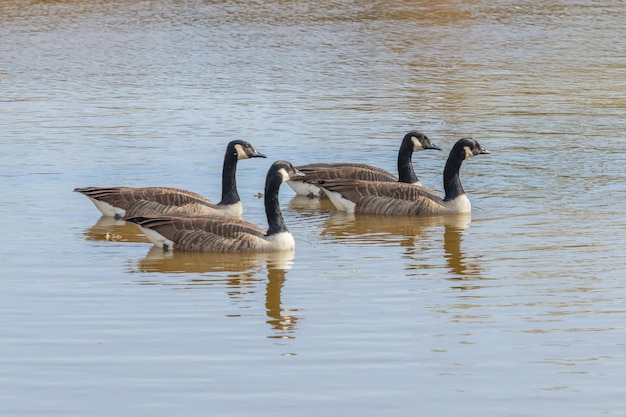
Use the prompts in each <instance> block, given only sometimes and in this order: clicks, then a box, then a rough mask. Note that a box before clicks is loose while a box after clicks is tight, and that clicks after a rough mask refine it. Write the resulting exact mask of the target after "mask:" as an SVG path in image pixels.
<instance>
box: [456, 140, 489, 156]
mask: <svg viewBox="0 0 626 417" xmlns="http://www.w3.org/2000/svg"><path fill="white" fill-rule="evenodd" d="M452 149H453V150H454V151H458V152H462V153H463V154H464V157H463V159H469V158H471V157H473V156H476V155H481V154H489V153H491V152H489V151H488V150H487V149H485V148H483V147H482V146H480V143H478V142H477V141H476V140H474V139H472V138H470V137H467V138H461V139H459V140H458V141H457V142H456V143H455V144H454V147H453V148H452Z"/></svg>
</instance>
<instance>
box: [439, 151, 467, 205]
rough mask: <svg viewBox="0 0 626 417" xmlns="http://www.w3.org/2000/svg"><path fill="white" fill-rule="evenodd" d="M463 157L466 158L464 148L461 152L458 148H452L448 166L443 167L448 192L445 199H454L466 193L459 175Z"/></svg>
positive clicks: (445, 187)
mask: <svg viewBox="0 0 626 417" xmlns="http://www.w3.org/2000/svg"><path fill="white" fill-rule="evenodd" d="M455 151H456V152H455ZM463 159H465V155H464V154H463V150H461V152H459V150H457V149H452V151H451V152H450V155H449V156H448V160H447V161H446V167H445V168H444V169H443V189H444V191H445V193H446V196H445V198H444V200H445V201H449V200H454V199H455V198H457V197H458V196H460V195H463V194H465V191H464V190H463V185H461V177H460V175H459V174H460V171H461V164H462V163H463Z"/></svg>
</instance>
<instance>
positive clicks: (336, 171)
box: [297, 163, 398, 182]
mask: <svg viewBox="0 0 626 417" xmlns="http://www.w3.org/2000/svg"><path fill="white" fill-rule="evenodd" d="M297 169H298V170H299V171H301V172H302V173H304V174H305V177H304V178H302V180H303V181H307V182H310V181H312V180H330V179H340V178H344V179H355V180H363V181H391V182H396V181H398V178H397V177H396V176H395V175H393V174H391V173H390V172H388V171H386V170H384V169H382V168H378V167H375V166H371V165H367V164H354V163H351V164H345V163H329V164H326V163H314V164H308V165H302V166H298V167H297Z"/></svg>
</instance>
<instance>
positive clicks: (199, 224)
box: [132, 216, 265, 252]
mask: <svg viewBox="0 0 626 417" xmlns="http://www.w3.org/2000/svg"><path fill="white" fill-rule="evenodd" d="M132 221H133V222H135V223H137V224H138V225H140V226H141V227H144V228H147V229H151V230H154V231H155V232H157V233H159V234H160V235H162V236H164V237H166V238H167V239H169V240H171V241H173V242H174V244H175V245H176V247H177V248H178V249H180V250H185V251H199V252H238V251H244V250H249V249H250V248H254V247H255V246H254V243H255V242H256V243H258V241H259V240H261V239H262V238H263V237H264V236H265V230H263V229H262V228H260V227H258V226H256V225H254V224H252V223H248V222H245V221H243V220H236V219H229V220H228V221H225V220H224V218H223V217H195V216H164V217H161V216H144V217H141V218H135V219H133V220H132Z"/></svg>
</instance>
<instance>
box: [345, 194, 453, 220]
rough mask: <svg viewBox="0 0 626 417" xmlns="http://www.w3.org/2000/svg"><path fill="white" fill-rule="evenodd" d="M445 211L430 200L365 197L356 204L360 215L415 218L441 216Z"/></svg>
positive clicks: (356, 210)
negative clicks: (418, 216)
mask: <svg viewBox="0 0 626 417" xmlns="http://www.w3.org/2000/svg"><path fill="white" fill-rule="evenodd" d="M442 210H445V207H443V206H442V205H441V204H439V203H438V202H436V201H434V200H431V199H429V198H421V199H417V200H401V199H396V198H393V197H384V196H365V197H363V198H361V199H359V201H358V202H357V203H356V207H355V212H357V213H360V214H375V215H383V216H386V215H393V216H413V215H422V216H424V215H425V216H429V215H439V214H442Z"/></svg>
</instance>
